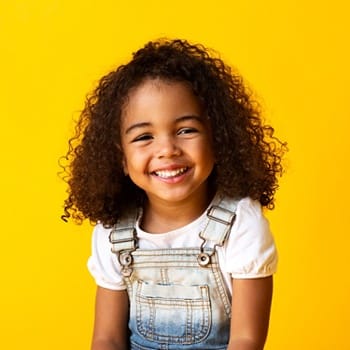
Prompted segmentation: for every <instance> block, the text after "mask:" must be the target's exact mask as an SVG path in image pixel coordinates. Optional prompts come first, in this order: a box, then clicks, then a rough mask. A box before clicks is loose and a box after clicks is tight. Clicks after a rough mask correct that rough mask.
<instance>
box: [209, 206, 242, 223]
mask: <svg viewBox="0 0 350 350" xmlns="http://www.w3.org/2000/svg"><path fill="white" fill-rule="evenodd" d="M215 209H220V210H221V211H224V212H226V213H228V214H229V216H230V221H226V220H223V219H221V218H218V217H217V216H214V215H213V212H214V210H215ZM207 216H208V218H209V219H212V220H214V221H217V222H219V223H220V224H224V225H232V223H233V221H234V219H235V217H236V213H235V212H232V211H230V210H227V209H225V208H222V207H220V206H218V205H212V206H211V207H210V208H209V209H208V211H207Z"/></svg>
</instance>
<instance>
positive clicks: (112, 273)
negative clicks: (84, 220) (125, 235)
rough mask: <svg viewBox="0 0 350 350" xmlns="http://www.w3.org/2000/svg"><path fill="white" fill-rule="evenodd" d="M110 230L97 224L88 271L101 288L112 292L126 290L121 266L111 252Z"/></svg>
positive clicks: (93, 235) (93, 234)
mask: <svg viewBox="0 0 350 350" xmlns="http://www.w3.org/2000/svg"><path fill="white" fill-rule="evenodd" d="M109 233H110V230H108V229H105V228H104V227H103V226H102V225H101V224H97V225H96V226H95V228H94V230H93V233H92V242H91V245H92V252H91V256H90V257H89V259H88V263H87V266H88V270H89V272H90V274H91V275H92V277H93V278H94V279H95V281H96V284H97V285H98V286H100V287H103V288H107V289H112V290H124V289H126V287H125V284H124V281H123V278H122V275H121V273H120V265H119V263H118V261H117V257H116V255H115V254H113V253H112V252H111V244H110V242H109Z"/></svg>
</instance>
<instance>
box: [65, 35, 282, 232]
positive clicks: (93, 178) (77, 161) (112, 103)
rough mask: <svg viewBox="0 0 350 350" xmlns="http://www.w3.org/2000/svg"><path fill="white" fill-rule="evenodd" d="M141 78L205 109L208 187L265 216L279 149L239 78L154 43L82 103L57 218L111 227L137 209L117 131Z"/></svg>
mask: <svg viewBox="0 0 350 350" xmlns="http://www.w3.org/2000/svg"><path fill="white" fill-rule="evenodd" d="M145 79H162V80H166V81H170V82H171V81H173V82H175V81H176V82H179V81H183V82H186V83H188V84H189V85H190V86H191V88H192V90H193V92H194V94H195V95H196V96H197V97H198V98H199V99H200V100H201V101H202V103H203V104H204V107H205V109H206V113H207V115H208V116H209V120H210V123H211V129H212V133H213V135H212V136H213V147H214V156H215V160H216V163H215V167H214V170H213V173H212V174H211V176H210V181H211V184H212V186H213V187H212V188H213V189H215V190H217V191H221V192H222V193H224V194H226V195H228V196H231V197H235V198H237V197H245V196H249V197H251V198H253V199H256V200H258V201H260V203H261V205H262V206H265V207H267V208H269V209H272V208H273V207H274V195H275V192H276V190H277V188H278V181H277V180H278V177H279V176H280V175H281V174H282V172H283V167H282V162H281V160H282V156H283V154H284V152H285V150H286V144H285V143H282V142H280V141H279V140H278V139H277V138H276V137H274V135H273V134H274V129H273V128H272V127H271V126H269V125H265V124H264V123H263V120H262V117H261V113H260V107H259V104H258V103H257V102H256V100H255V99H254V98H252V93H251V92H250V91H249V90H248V89H247V88H246V86H245V84H244V83H243V80H242V77H241V76H240V75H239V74H238V73H237V72H235V71H233V69H232V68H230V67H229V66H227V65H226V64H225V63H224V62H223V61H222V60H221V59H220V58H219V56H218V55H217V54H216V53H215V52H213V51H210V50H208V49H206V48H205V47H203V46H202V45H193V44H190V43H189V42H188V41H186V40H178V39H177V40H169V39H160V40H157V41H153V42H149V43H147V44H146V45H145V46H144V47H143V48H141V49H140V50H138V51H137V52H136V53H134V54H133V57H132V60H131V61H130V62H129V63H127V64H125V65H121V66H119V68H117V69H116V70H115V71H112V72H110V73H109V74H107V75H106V76H104V77H103V78H102V79H101V80H100V82H99V84H98V86H97V88H96V89H95V90H94V92H93V93H92V94H91V95H89V96H88V97H87V100H86V104H85V108H84V109H83V111H82V112H81V115H80V118H79V120H78V122H77V124H76V133H75V136H74V137H72V138H71V139H70V142H69V150H68V152H67V155H66V156H65V157H64V159H65V163H61V166H62V167H63V178H64V179H65V180H66V181H67V183H68V198H67V199H66V200H65V203H64V215H63V216H62V219H63V220H67V219H68V218H69V217H72V218H73V220H74V221H75V222H78V223H80V222H82V221H83V220H84V219H89V220H90V221H91V222H92V223H96V222H101V223H103V224H104V225H106V226H110V225H113V224H115V223H116V221H117V219H118V218H119V217H120V216H121V215H123V214H124V213H125V212H127V211H128V210H130V209H131V208H132V207H134V206H135V205H140V204H141V203H142V200H143V198H144V196H145V195H144V193H143V191H142V190H141V189H139V188H138V187H137V186H136V185H134V184H133V183H132V182H131V180H130V179H129V177H127V176H125V175H124V173H123V167H122V159H123V153H122V147H121V135H120V126H121V115H122V112H123V107H124V106H125V103H126V99H127V97H128V94H129V93H130V91H131V89H132V88H134V87H136V86H138V85H139V84H141V83H142V82H143V81H145Z"/></svg>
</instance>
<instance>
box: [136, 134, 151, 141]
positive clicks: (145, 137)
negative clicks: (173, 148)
mask: <svg viewBox="0 0 350 350" xmlns="http://www.w3.org/2000/svg"><path fill="white" fill-rule="evenodd" d="M151 139H152V135H151V134H143V135H140V136H137V137H135V138H134V139H133V140H132V141H131V142H137V141H148V140H151Z"/></svg>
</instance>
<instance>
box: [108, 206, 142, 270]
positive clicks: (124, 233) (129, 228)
mask: <svg viewBox="0 0 350 350" xmlns="http://www.w3.org/2000/svg"><path fill="white" fill-rule="evenodd" d="M137 217H138V212H137V210H135V211H134V212H133V213H132V214H131V215H128V216H126V217H124V218H121V219H120V220H118V222H117V223H116V224H115V225H114V226H113V228H112V230H111V232H110V234H109V241H110V243H111V244H112V248H111V250H112V252H113V253H114V254H116V255H117V257H118V260H119V263H120V264H121V266H122V271H121V272H122V274H123V275H124V276H130V274H131V272H132V268H131V264H132V255H131V252H133V251H134V250H135V249H136V247H137V236H136V230H135V225H136V220H137Z"/></svg>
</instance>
